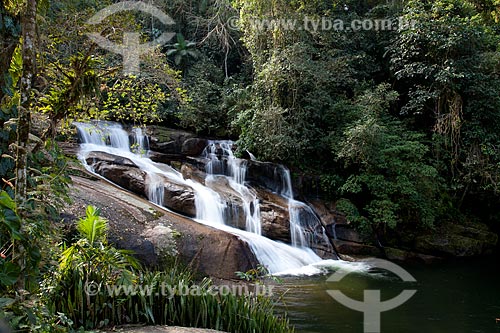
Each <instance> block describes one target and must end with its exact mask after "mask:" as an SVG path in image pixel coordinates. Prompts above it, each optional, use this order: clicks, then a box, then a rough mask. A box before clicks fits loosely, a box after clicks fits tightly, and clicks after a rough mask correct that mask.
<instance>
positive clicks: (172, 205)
mask: <svg viewBox="0 0 500 333" xmlns="http://www.w3.org/2000/svg"><path fill="white" fill-rule="evenodd" d="M146 186H147V187H148V188H149V187H151V186H155V188H156V189H157V191H158V190H163V202H162V206H164V207H167V208H168V209H171V210H173V211H174V212H177V213H180V214H183V215H185V216H189V217H195V216H196V203H195V192H194V190H193V188H192V187H190V186H188V185H186V184H184V183H182V182H180V181H177V180H174V179H171V178H168V177H165V176H163V175H155V176H154V177H151V176H149V175H148V176H147V178H146ZM158 187H159V188H158Z"/></svg>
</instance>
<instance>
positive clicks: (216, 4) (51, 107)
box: [0, 0, 500, 332]
mask: <svg viewBox="0 0 500 333" xmlns="http://www.w3.org/2000/svg"><path fill="white" fill-rule="evenodd" d="M114 2H116V1H111V0H107V1H99V2H97V1H94V0H80V1H71V0H63V1H52V0H45V1H38V2H37V1H34V2H33V1H31V2H29V1H28V0H2V1H1V2H0V47H2V52H1V53H0V155H1V157H2V158H1V160H0V179H1V181H2V183H1V184H2V192H1V195H0V231H1V233H0V293H1V297H2V298H1V301H0V316H6V317H7V319H8V320H10V321H11V323H13V325H14V326H15V327H16V328H19V329H33V330H35V329H36V330H39V331H47V332H52V331H57V330H59V329H63V328H62V326H61V325H66V324H73V325H84V326H87V327H95V326H99V325H101V324H106V322H103V320H104V319H105V318H107V317H109V318H112V319H110V322H112V323H118V322H123V317H124V316H125V314H124V313H125V312H126V311H128V310H127V309H130V307H131V305H130V304H140V306H141V308H140V309H139V308H137V310H136V312H133V313H129V314H127V316H128V318H129V319H130V320H131V321H146V322H151V323H153V322H154V323H169V324H171V323H175V324H186V323H191V322H192V321H195V322H196V323H197V324H198V325H200V326H206V327H214V328H223V329H227V330H234V331H238V330H240V331H242V332H247V331H252V330H253V328H252V327H254V326H252V325H256V324H255V322H251V321H246V320H235V318H236V317H235V316H238V314H239V313H240V311H242V312H243V313H249V312H250V313H252V314H253V317H254V318H261V320H262V322H261V323H258V324H257V325H260V326H259V327H260V328H261V329H262V328H265V329H267V331H278V330H279V329H272V328H271V327H273V325H277V326H279V327H282V328H283V327H286V323H285V322H284V321H281V320H276V321H272V319H269V317H268V316H265V315H264V312H263V311H266V309H267V308H266V306H267V305H269V304H267V303H265V302H266V301H264V308H259V306H258V305H257V304H258V303H255V301H254V300H249V299H238V298H231V297H229V298H227V299H217V298H213V297H212V298H210V297H208V296H207V298H193V299H191V298H179V299H177V298H175V299H174V300H173V301H172V302H167V300H165V299H151V298H148V299H146V298H128V299H122V298H113V299H111V300H110V299H108V298H106V297H107V296H105V295H99V296H98V297H102V298H99V302H96V303H95V304H96V305H95V307H91V306H90V301H89V300H88V299H83V298H81V296H82V295H81V288H82V286H83V284H82V283H83V282H82V281H86V280H99V281H101V282H102V283H111V282H116V280H117V279H119V278H120V277H123V278H124V281H125V280H130V281H131V280H140V279H143V280H144V281H167V282H169V283H174V284H176V283H181V282H180V281H181V280H183V282H182V283H185V284H186V285H189V284H190V283H191V282H192V281H191V280H190V279H189V278H188V277H187V276H185V275H182V274H180V275H179V274H177V273H176V272H174V273H172V274H173V275H169V274H168V273H166V274H156V273H155V274H153V273H151V274H149V273H148V274H146V275H141V274H139V273H138V272H137V266H135V265H134V264H133V262H131V261H129V260H128V259H129V257H127V256H125V254H123V253H121V252H119V251H117V250H115V249H113V248H111V247H109V245H107V244H106V242H105V239H104V233H101V234H100V235H99V233H95V234H94V231H99V230H100V231H103V229H102V226H103V221H102V220H100V219H99V218H98V217H97V215H96V212H88V213H89V215H88V217H87V219H84V220H82V221H87V222H85V223H88V225H87V226H89V227H90V228H82V229H81V230H80V231H81V232H82V236H83V237H82V240H81V241H80V242H77V243H76V244H74V245H73V246H71V247H69V248H67V249H65V250H64V252H63V253H62V257H63V258H65V259H63V260H62V261H61V263H60V266H59V267H58V269H57V275H56V278H55V281H52V282H53V284H52V286H54V288H55V289H54V290H55V291H57V292H56V293H55V294H52V298H50V297H49V299H50V300H51V302H52V303H51V307H50V308H46V307H43V306H41V307H38V306H35V304H37V302H38V300H39V298H38V297H37V296H36V295H37V293H38V292H39V283H40V281H41V276H42V275H44V274H46V273H48V272H50V273H53V269H54V268H53V267H52V265H51V264H50V261H51V260H52V259H53V258H54V257H58V256H59V255H61V254H60V253H59V248H58V247H56V246H54V244H55V243H56V242H57V241H59V238H60V235H59V234H58V233H57V232H56V231H55V230H53V224H52V222H53V221H54V220H55V219H56V218H57V215H58V214H57V213H58V210H59V208H60V207H61V204H63V202H64V200H65V199H66V184H67V183H68V182H69V178H68V177H67V170H66V169H67V161H66V159H65V158H64V157H63V156H62V154H61V152H60V151H59V150H58V148H57V147H56V146H55V145H54V144H53V138H55V137H57V134H58V133H61V131H60V130H61V129H64V130H67V129H68V126H67V125H68V124H70V123H71V122H72V121H74V120H86V119H90V118H93V119H113V120H118V121H122V122H127V123H135V124H138V123H141V124H142V123H148V122H155V123H163V124H166V125H168V126H173V127H181V128H185V129H188V130H193V131H196V132H198V133H200V134H204V135H208V136H218V137H232V138H234V139H237V140H238V149H239V151H240V152H244V151H246V150H249V151H251V152H252V153H253V154H255V155H256V156H257V157H258V158H259V159H261V160H267V161H276V162H281V163H285V164H286V165H288V166H290V168H291V169H292V171H293V174H294V175H295V176H296V177H302V176H304V177H303V179H313V180H315V182H314V184H320V185H319V188H316V189H315V194H317V195H320V196H322V197H324V198H328V199H331V200H332V201H335V202H336V203H337V206H336V207H337V209H338V210H340V211H343V212H344V213H346V214H347V217H348V219H349V220H350V221H351V222H352V223H354V224H356V225H358V227H359V228H360V229H362V230H364V231H366V232H367V233H373V232H375V233H377V234H378V235H381V234H382V235H383V234H385V233H387V231H389V229H390V230H391V232H394V231H395V232H396V233H397V232H400V233H404V232H408V231H416V230H418V229H421V228H432V227H433V226H434V225H436V224H437V223H439V222H440V221H443V220H452V221H459V220H463V219H472V220H474V219H480V220H483V221H485V222H488V223H490V225H491V226H492V227H493V228H496V229H500V227H499V226H498V223H497V222H498V219H499V218H500V213H499V212H498V207H499V205H500V151H499V149H500V148H499V147H500V93H499V91H500V25H499V22H500V10H499V7H500V1H499V0H434V1H430V0H425V1H413V0H411V1H401V2H400V1H386V0H370V1H362V0H346V1H337V0H333V1H331V0H330V1H324V0H314V1H309V0H307V1H306V0H272V1H269V0H232V1H230V0H188V1H186V0H172V1H168V2H165V1H156V2H154V5H155V6H157V7H158V8H159V9H160V10H162V11H163V12H165V13H168V14H169V16H171V17H172V19H173V20H174V21H175V25H173V26H169V27H164V26H163V25H162V24H161V23H160V22H159V21H158V20H156V19H155V18H154V17H151V16H150V15H146V14H144V13H135V12H124V13H120V15H112V16H110V17H108V18H107V19H106V20H105V21H104V22H102V23H101V24H99V25H89V24H86V22H87V20H88V19H89V18H90V17H92V15H94V14H95V13H97V12H98V11H99V10H101V9H103V8H104V7H106V6H107V5H110V4H112V3H114ZM28 3H31V4H33V3H34V4H38V14H37V15H36V16H37V17H36V18H37V21H38V26H37V36H38V39H37V40H36V41H35V44H34V46H35V48H36V50H37V56H36V59H33V58H35V57H32V60H36V66H35V67H36V73H34V74H35V77H34V80H33V87H31V88H29V87H28V88H26V89H24V86H23V82H21V81H22V79H21V78H22V77H23V74H26V72H27V71H26V67H27V66H26V62H25V66H24V68H23V47H22V45H23V44H22V40H21V34H22V29H21V27H22V24H23V22H22V20H21V17H22V16H23V14H25V11H26V8H27V7H28V6H27V4H28ZM235 18H238V24H236V22H235ZM325 18H326V19H328V20H342V22H344V25H345V26H349V25H350V24H351V22H353V21H354V20H366V19H371V20H374V19H389V20H392V22H393V23H394V24H393V27H397V29H388V30H377V29H374V28H372V29H364V30H363V29H361V30H357V31H352V30H346V29H335V28H333V27H332V26H330V27H329V28H328V29H327V28H324V27H322V26H321V24H320V25H319V26H317V27H316V28H315V27H314V24H315V23H314V22H316V23H317V22H321V20H322V19H325ZM259 20H260V21H259ZM314 20H318V21H314ZM304 22H308V24H307V26H304V24H305V23H304ZM400 22H403V23H405V24H403V25H399V24H400ZM24 23H25V24H26V22H24ZM165 29H168V30H169V31H175V32H176V33H177V35H176V38H174V39H173V40H171V41H169V42H168V44H167V45H164V46H162V47H158V48H156V49H155V50H151V51H150V52H148V53H147V54H144V55H142V56H141V61H142V65H141V73H140V75H139V74H138V75H134V76H131V75H126V74H123V73H122V68H121V66H122V63H123V61H122V58H121V56H119V55H116V54H113V53H111V52H108V51H106V50H103V49H101V48H99V47H98V46H97V45H96V44H94V43H93V42H92V41H91V40H90V39H89V38H88V37H87V36H86V33H88V32H98V33H100V34H101V35H102V36H106V38H108V39H109V40H111V41H113V42H116V43H120V42H121V40H122V39H123V38H122V37H123V36H122V35H123V32H132V31H139V32H140V33H141V41H143V42H145V41H149V40H153V39H155V38H157V37H158V36H159V35H160V34H161V33H162V32H163V31H164V30H165ZM24 49H26V48H24ZM28 74H29V73H28ZM23 94H24V97H25V98H24V100H23V98H22V96H23ZM26 97H29V98H26ZM25 111H28V112H25ZM20 114H25V115H26V114H31V115H32V117H31V118H32V124H31V134H30V136H29V138H28V136H25V139H23V140H21V139H20V138H19V136H18V135H17V134H18V133H16V130H17V129H18V128H19V127H20V126H18V125H19V124H20V123H19V122H18V119H20V118H19V117H18V116H19V115H20ZM26 123H27V122H26ZM21 125H26V124H25V123H22V124H21ZM58 130H59V132H58ZM19 147H21V148H22V149H21V150H19ZM23 147H27V148H28V149H27V150H28V151H25V150H23V149H24V148H23ZM19 152H21V153H23V154H21V155H24V154H25V155H26V156H27V165H24V166H23V167H18V168H17V169H18V170H16V159H18V157H19V156H20V154H19ZM20 170H21V171H23V170H25V171H26V176H27V177H26V178H27V189H26V190H27V191H26V194H25V195H24V194H23V195H22V196H21V197H22V198H21V199H22V200H19V198H17V197H16V201H17V202H15V201H14V200H12V199H11V198H14V197H15V196H14V189H15V188H16V185H17V184H18V183H21V182H16V180H17V179H16V174H17V175H18V174H19V173H16V172H17V171H20ZM308 194H309V193H303V195H308ZM90 221H91V222H90ZM82 223H83V224H85V223H84V222H82ZM90 231H92V234H89V232H90ZM97 236H99V237H97ZM94 257H99V258H101V259H102V260H101V261H103V262H101V263H100V264H101V266H102V267H101V266H99V267H100V273H102V274H97V273H96V270H95V268H96V267H94V266H92V265H94V263H89V258H94ZM104 258H105V259H104ZM104 261H107V262H109V265H106V264H105V263H104ZM110 265H111V266H110ZM125 273H126V274H125ZM128 273H130V274H128ZM242 276H243V275H242ZM176 279H180V280H176ZM130 281H129V282H130ZM206 284H207V288H208V287H209V284H210V283H209V282H206ZM78 288H80V289H78ZM54 290H53V292H54ZM56 296H61V297H60V299H59V298H58V297H56ZM54 297H55V298H54ZM134 297H135V296H134ZM137 297H139V296H137ZM57 299H59V301H56V300H57ZM260 301H262V300H260ZM158 302H160V304H162V308H161V309H160V310H158V311H160V312H159V313H153V312H152V306H153V304H158ZM162 302H163V303H162ZM225 302H226V303H225ZM108 304H113V307H112V308H113V309H119V310H117V311H118V312H110V311H111V310H110V309H111V308H109V307H108ZM127 304H128V305H127ZM185 304H189V306H192V308H193V309H196V311H200V312H199V313H201V314H202V315H200V316H197V317H196V318H195V317H193V312H183V311H184V308H183V306H184V305H185ZM221 304H227V306H222V305H221ZM266 304H267V305H266ZM57 309H59V310H60V311H61V314H56V313H54V311H58V310H57ZM155 309H156V307H155ZM262 309H263V310H262ZM155 311H156V310H155ZM161 311H163V312H161ZM62 312H65V313H66V314H63V313H62ZM215 314H217V315H220V316H222V317H221V318H225V319H227V321H220V322H213V321H212V320H213V318H214V317H212V316H211V315H215ZM238 318H239V317H238ZM225 319H224V320H225ZM110 322H108V323H110ZM235 325H236V326H235ZM238 325H239V326H238ZM266 325H270V326H266ZM277 326H276V327H277ZM283 330H285V329H284V328H283Z"/></svg>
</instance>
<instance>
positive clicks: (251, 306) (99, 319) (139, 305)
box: [0, 206, 293, 333]
mask: <svg viewBox="0 0 500 333" xmlns="http://www.w3.org/2000/svg"><path fill="white" fill-rule="evenodd" d="M106 229H107V221H106V220H105V219H103V218H101V217H100V216H99V211H98V210H96V209H95V207H92V206H89V207H87V212H86V217H85V218H83V219H80V220H79V222H78V231H79V233H80V238H79V239H78V240H77V241H76V242H75V243H74V244H72V245H71V246H70V247H68V248H67V249H65V250H64V251H63V252H62V254H61V258H60V260H59V267H58V268H57V270H56V271H55V272H53V273H52V274H50V275H48V278H47V280H46V281H45V283H46V286H45V292H44V298H47V300H46V301H47V304H48V306H49V308H51V311H52V312H53V313H64V314H65V316H66V317H67V322H68V323H73V325H74V327H75V328H78V327H84V328H87V329H93V328H98V327H103V326H110V325H119V324H127V323H148V324H156V325H158V324H160V325H162V324H167V325H181V326H190V327H204V328H213V329H217V330H224V331H227V332H241V333H243V332H245V333H246V332H292V331H293V330H292V329H291V328H289V325H288V322H287V321H286V320H285V319H283V318H281V317H275V316H273V315H272V311H273V302H272V301H271V300H270V299H268V298H265V297H263V296H250V295H236V294H233V293H222V292H220V293H219V292H218V291H217V287H216V286H214V285H213V283H212V281H211V280H210V279H207V278H205V279H203V280H202V281H200V282H198V283H197V282H196V280H194V279H193V276H192V275H191V274H190V273H188V272H187V271H183V270H181V269H179V268H178V267H174V268H170V269H168V270H166V271H163V272H143V271H142V270H141V269H140V267H139V264H138V263H137V262H136V261H135V260H134V259H133V257H131V256H130V253H127V252H125V251H123V250H117V249H115V248H113V247H112V246H110V245H108V244H107V239H106ZM0 278H1V275H0Z"/></svg>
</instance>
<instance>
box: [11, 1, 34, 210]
mask: <svg viewBox="0 0 500 333" xmlns="http://www.w3.org/2000/svg"><path fill="white" fill-rule="evenodd" d="M26 4H27V6H26V9H25V11H24V12H23V13H22V16H21V29H22V37H23V50H22V56H23V75H22V77H21V83H20V96H21V100H20V106H19V110H18V117H19V120H18V124H17V156H16V176H17V179H16V202H17V204H18V207H19V208H22V206H23V204H24V202H25V200H26V188H27V172H26V164H27V157H28V141H29V133H30V124H31V92H32V87H33V82H34V78H35V75H36V71H35V61H36V52H35V39H36V7H37V0H27V3H26Z"/></svg>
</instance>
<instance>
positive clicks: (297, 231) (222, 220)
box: [75, 122, 332, 275]
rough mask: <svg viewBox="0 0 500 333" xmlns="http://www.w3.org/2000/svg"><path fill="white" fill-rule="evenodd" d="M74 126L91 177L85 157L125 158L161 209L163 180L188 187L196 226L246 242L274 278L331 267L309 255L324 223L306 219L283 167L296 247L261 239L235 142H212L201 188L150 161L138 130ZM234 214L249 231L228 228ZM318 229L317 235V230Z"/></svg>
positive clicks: (304, 207) (284, 192)
mask: <svg viewBox="0 0 500 333" xmlns="http://www.w3.org/2000/svg"><path fill="white" fill-rule="evenodd" d="M75 126H76V127H77V129H78V133H79V136H80V139H81V141H82V144H81V148H80V153H79V159H80V160H81V161H82V163H83V164H84V165H85V167H86V168H87V169H88V170H89V171H91V172H93V170H92V168H91V167H90V166H88V165H87V163H86V157H87V156H88V154H89V153H91V152H105V153H108V154H112V155H115V156H120V157H124V158H127V159H129V160H131V161H132V162H133V163H134V164H136V165H137V166H138V167H139V168H140V169H141V170H142V171H144V172H145V173H146V174H147V178H146V194H147V196H148V199H149V200H150V201H151V202H153V203H155V204H158V205H162V203H163V196H164V192H163V191H164V187H163V186H162V185H163V180H164V178H167V179H169V180H171V181H173V182H175V183H178V184H182V185H186V186H189V187H190V188H192V189H193V190H194V193H195V205H196V221H198V222H199V223H203V224H206V225H209V226H212V227H215V228H217V229H220V230H223V231H226V232H229V233H231V234H234V235H236V236H238V237H239V238H240V239H242V240H243V241H245V242H247V243H248V245H249V247H250V248H251V250H252V251H253V252H254V254H255V256H256V258H257V260H258V261H259V262H260V263H261V264H262V265H264V266H266V267H267V269H268V270H269V272H270V273H272V274H280V273H281V274H291V275H298V274H307V275H312V274H318V273H320V272H321V271H322V270H323V267H325V266H329V265H331V264H332V260H322V259H321V258H320V257H319V256H318V255H317V254H316V253H314V251H313V250H311V249H310V245H311V244H312V242H313V239H314V238H315V237H326V235H324V232H323V234H319V233H313V234H311V233H310V232H308V230H309V229H311V230H314V228H305V227H307V226H308V225H309V224H313V223H316V224H317V223H321V222H320V221H319V220H317V218H316V217H315V215H314V214H313V213H312V211H311V212H310V213H307V212H308V210H310V208H309V207H308V206H307V205H305V204H304V203H301V202H299V201H296V200H294V199H293V191H292V186H291V181H290V173H289V172H288V170H287V169H286V168H284V167H283V169H282V171H283V172H278V174H277V175H276V176H277V179H279V180H280V183H281V184H280V185H279V186H280V190H279V191H278V193H279V194H280V195H282V196H283V197H285V198H286V199H288V202H289V210H290V229H291V230H290V231H291V236H292V246H290V245H288V244H285V243H281V242H277V241H273V240H271V239H268V238H266V237H263V236H262V227H261V218H260V206H259V199H258V198H257V194H256V193H255V191H254V190H253V189H252V188H250V187H248V186H247V185H246V183H245V179H246V171H247V165H246V163H247V161H245V160H241V159H237V158H235V157H234V155H233V151H232V142H230V141H212V142H209V145H208V146H207V148H206V149H205V152H204V154H203V155H204V157H205V158H206V159H208V163H207V165H206V172H207V177H206V179H205V185H203V184H201V183H198V182H196V181H194V180H191V179H184V177H183V176H182V174H181V173H180V172H178V171H176V170H175V169H173V168H172V167H170V166H168V165H166V164H161V163H156V162H153V161H152V160H151V159H149V158H148V157H147V151H148V141H147V137H146V136H145V135H144V133H143V131H142V129H140V128H134V129H133V130H132V135H129V133H128V132H127V131H125V130H124V129H123V128H122V126H121V125H119V124H116V123H111V122H99V123H95V124H87V123H75ZM220 184H223V185H224V186H225V188H226V189H227V191H228V192H230V193H229V194H227V193H226V194H224V193H223V194H219V193H218V192H217V189H218V188H220V186H221V185H220ZM222 195H231V196H232V197H235V198H237V200H238V201H239V202H241V207H242V208H241V207H236V208H235V207H230V206H229V205H228V203H227V200H224V198H223V197H222ZM236 209H243V214H244V216H245V229H246V230H240V229H237V228H233V227H231V226H229V225H226V221H228V218H230V217H231V216H232V214H237V213H239V212H235V210H236ZM304 216H309V217H306V218H304ZM312 217H314V218H315V219H316V220H314V218H312ZM315 228H316V229H317V225H316V226H315ZM321 229H322V228H321Z"/></svg>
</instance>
